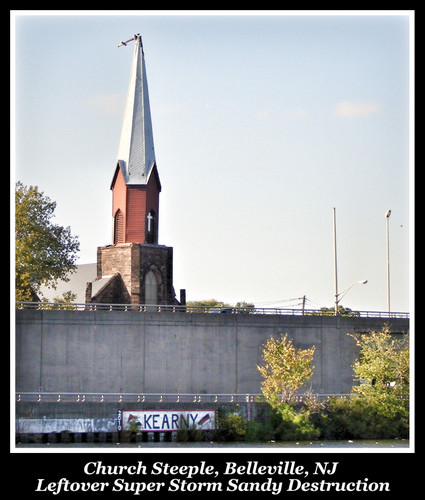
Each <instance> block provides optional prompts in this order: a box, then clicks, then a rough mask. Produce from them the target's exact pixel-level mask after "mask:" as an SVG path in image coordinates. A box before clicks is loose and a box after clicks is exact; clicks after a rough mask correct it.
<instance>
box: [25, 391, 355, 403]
mask: <svg viewBox="0 0 425 500" xmlns="http://www.w3.org/2000/svg"><path fill="white" fill-rule="evenodd" d="M349 396H350V394H310V393H308V394H298V395H297V396H296V401H297V402H301V401H304V400H305V399H306V398H307V397H312V398H315V399H319V400H323V399H328V398H331V397H337V398H342V397H349ZM27 401H28V402H37V403H41V402H43V403H217V404H218V403H221V404H224V403H226V404H227V403H234V404H240V403H265V402H266V401H267V399H266V398H265V397H264V396H263V394H178V393H176V394H169V393H166V394H161V393H148V394H142V393H124V392H103V393H102V392H84V393H83V392H79V393H77V392H17V393H16V402H18V403H19V402H27Z"/></svg>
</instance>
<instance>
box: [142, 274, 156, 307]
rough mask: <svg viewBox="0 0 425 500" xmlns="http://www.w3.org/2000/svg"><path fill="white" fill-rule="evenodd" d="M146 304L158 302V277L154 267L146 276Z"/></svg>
mask: <svg viewBox="0 0 425 500" xmlns="http://www.w3.org/2000/svg"><path fill="white" fill-rule="evenodd" d="M145 304H155V305H156V304H158V279H157V277H156V274H155V273H154V272H153V271H152V269H151V270H149V271H148V272H147V273H146V277H145Z"/></svg>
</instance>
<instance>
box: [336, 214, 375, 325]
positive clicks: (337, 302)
mask: <svg viewBox="0 0 425 500" xmlns="http://www.w3.org/2000/svg"><path fill="white" fill-rule="evenodd" d="M333 236H334V238H333V239H334V273H335V274H334V276H335V316H338V304H339V302H340V300H341V299H342V297H344V295H345V294H346V293H347V292H348V291H349V290H350V289H351V288H353V286H354V285H357V284H359V283H361V284H363V285H364V284H366V283H367V280H360V281H355V282H354V283H352V284H351V285H350V286H349V287H347V288H346V289H345V290H343V291H342V292H340V293H338V262H337V253H336V209H335V207H334V208H333Z"/></svg>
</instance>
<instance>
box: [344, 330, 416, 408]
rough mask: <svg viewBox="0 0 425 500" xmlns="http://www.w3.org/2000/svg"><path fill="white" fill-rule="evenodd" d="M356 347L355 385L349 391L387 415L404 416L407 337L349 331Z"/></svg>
mask: <svg viewBox="0 0 425 500" xmlns="http://www.w3.org/2000/svg"><path fill="white" fill-rule="evenodd" d="M352 337H353V338H354V339H355V340H356V344H357V346H358V347H359V348H360V352H359V358H358V360H357V361H356V362H355V364H354V366H353V369H354V374H355V380H356V381H358V382H359V385H356V386H354V387H353V392H354V393H355V394H357V395H359V396H361V397H363V398H364V399H365V400H366V401H368V402H369V403H370V404H371V405H372V406H373V407H374V408H375V409H376V411H378V412H380V413H383V414H385V415H386V416H388V417H397V416H398V417H400V418H407V412H408V401H409V337H408V335H404V336H403V337H402V338H401V339H400V338H395V337H394V336H392V335H391V331H390V329H389V327H387V326H385V327H384V328H383V329H382V331H379V332H370V333H368V334H363V335H354V334H353V335H352Z"/></svg>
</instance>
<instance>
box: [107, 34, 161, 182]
mask: <svg viewBox="0 0 425 500" xmlns="http://www.w3.org/2000/svg"><path fill="white" fill-rule="evenodd" d="M131 40H134V42H135V47H134V55H133V62H132V65H131V74H130V84H129V87H128V93H127V101H126V104H125V110H124V118H123V124H122V129H121V138H120V144H119V148H118V157H117V163H118V165H119V167H120V169H121V171H122V173H123V175H124V179H125V183H126V184H127V185H129V184H133V185H141V184H147V183H148V180H149V177H150V175H151V173H152V170H156V165H155V149H154V144H153V134H152V121H151V112H150V106H149V93H148V82H147V78H146V67H145V58H144V53H143V46H142V38H141V36H140V35H134V37H133V38H132V39H131ZM129 41H130V40H129ZM121 44H122V45H126V43H124V42H122V43H121ZM121 44H120V45H121ZM154 167H155V168H154ZM158 180H159V179H158Z"/></svg>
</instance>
